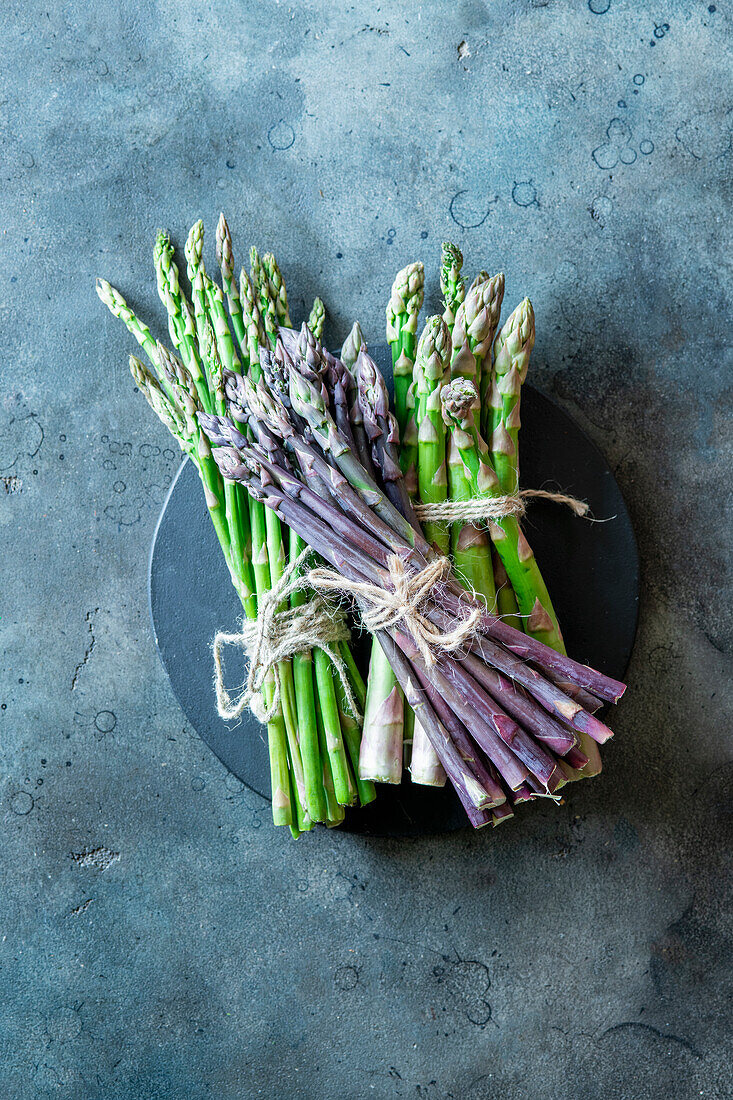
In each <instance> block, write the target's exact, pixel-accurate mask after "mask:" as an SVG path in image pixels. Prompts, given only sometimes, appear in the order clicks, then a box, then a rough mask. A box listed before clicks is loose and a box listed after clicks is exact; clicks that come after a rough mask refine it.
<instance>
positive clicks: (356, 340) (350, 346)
mask: <svg viewBox="0 0 733 1100" xmlns="http://www.w3.org/2000/svg"><path fill="white" fill-rule="evenodd" d="M364 343H365V340H364V335H363V333H362V331H361V326H360V324H359V322H358V321H354V324H353V325H352V327H351V332H350V333H349V335H348V336H347V337H346V339H345V340H344V343H343V347H342V348H341V362H342V363H343V364H344V366H346V367H348V368H349V370H350V371H353V369H354V364H355V363H356V360H357V358H358V356H359V352H360V350H361V346H362V344H364Z"/></svg>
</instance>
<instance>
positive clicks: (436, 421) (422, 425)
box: [415, 317, 451, 555]
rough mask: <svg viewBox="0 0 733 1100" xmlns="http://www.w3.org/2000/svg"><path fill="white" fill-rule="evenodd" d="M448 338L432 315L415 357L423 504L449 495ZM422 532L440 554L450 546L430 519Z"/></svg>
mask: <svg viewBox="0 0 733 1100" xmlns="http://www.w3.org/2000/svg"><path fill="white" fill-rule="evenodd" d="M450 354H451V338H450V333H449V331H448V326H447V325H446V323H445V321H444V320H443V318H442V317H431V318H430V319H429V320H428V322H427V324H426V326H425V328H424V330H423V333H422V336H421V337H420V343H419V345H418V349H417V359H416V360H415V394H416V397H417V410H416V421H417V439H418V468H417V483H418V490H419V493H420V499H421V501H422V502H423V504H439V503H442V502H444V501H445V500H447V498H448V477H447V473H446V465H445V424H444V423H443V417H442V415H441V411H440V390H441V387H442V385H443V383H444V381H445V380H446V375H447V372H448V365H449V363H450ZM424 526H425V535H426V538H427V539H428V541H429V542H431V543H433V544H434V545H435V546H436V547H437V549H438V550H439V551H440V553H441V554H445V555H447V554H448V552H449V549H450V539H449V534H448V527H447V525H446V524H445V523H436V522H433V521H430V522H428V523H426V524H425V525H424Z"/></svg>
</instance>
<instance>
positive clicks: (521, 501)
mask: <svg viewBox="0 0 733 1100" xmlns="http://www.w3.org/2000/svg"><path fill="white" fill-rule="evenodd" d="M532 498H534V499H535V500H536V499H540V500H552V501H554V502H555V504H564V505H565V506H566V507H568V508H570V509H571V510H572V511H573V512H574V513H575V515H576V516H581V517H583V518H584V519H591V517H590V516H589V515H588V513H589V511H590V506H589V505H588V504H587V503H586V501H584V500H578V499H577V498H576V497H572V496H569V495H568V494H567V493H552V492H550V491H549V490H547V489H520V490H519V491H518V492H516V493H511V494H508V495H506V496H500V497H488V496H479V497H473V498H472V499H471V500H465V501H461V500H446V501H443V502H442V503H440V504H416V505H415V513H416V515H417V516H418V518H419V519H421V520H432V521H433V522H434V523H456V522H459V521H461V520H464V521H465V522H466V523H471V522H476V523H478V522H480V521H481V520H492V519H506V517H507V516H516V517H517V519H521V518H522V516H523V515H524V514H525V512H526V511H527V507H526V504H525V501H526V500H530V499H532ZM595 522H600V521H598V520H596V521H595Z"/></svg>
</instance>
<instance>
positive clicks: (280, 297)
mask: <svg viewBox="0 0 733 1100" xmlns="http://www.w3.org/2000/svg"><path fill="white" fill-rule="evenodd" d="M262 267H263V269H264V272H265V276H266V277H267V282H268V284H269V289H270V297H271V298H272V300H273V302H274V303H275V314H276V316H277V323H278V325H286V326H287V328H290V313H289V311H288V294H287V291H286V289H285V280H284V279H283V277H282V272H281V271H280V268H279V267H278V264H277V260H276V259H275V257H274V256H273V254H272V252H266V253H265V255H264V256H263V257H262Z"/></svg>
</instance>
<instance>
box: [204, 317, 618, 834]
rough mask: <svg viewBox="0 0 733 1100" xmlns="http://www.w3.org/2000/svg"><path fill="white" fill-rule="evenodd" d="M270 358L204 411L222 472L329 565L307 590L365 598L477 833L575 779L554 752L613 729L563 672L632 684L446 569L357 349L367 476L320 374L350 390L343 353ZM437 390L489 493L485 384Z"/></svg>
mask: <svg viewBox="0 0 733 1100" xmlns="http://www.w3.org/2000/svg"><path fill="white" fill-rule="evenodd" d="M441 324H443V322H441ZM433 327H435V326H433ZM443 338H444V337H443V334H442V332H441V339H443ZM288 339H289V341H290V346H291V348H293V345H294V341H293V340H292V336H290V337H288ZM268 359H269V369H268V370H267V371H266V372H265V385H264V386H261V387H260V388H258V389H257V390H255V389H254V388H253V387H252V386H247V385H240V386H238V387H237V390H236V400H234V399H230V409H229V412H230V414H231V415H228V416H227V415H221V414H219V413H206V412H203V411H199V412H198V414H197V415H198V421H199V424H200V425H201V427H202V428H203V431H204V432H205V434H206V435H207V436H208V438H209V441H210V443H211V444H212V446H213V448H214V449H213V452H212V453H213V455H214V459H215V461H216V463H217V465H218V466H219V469H220V470H221V472H222V474H223V476H224V478H225V479H226V480H228V481H231V482H235V483H237V484H239V485H242V486H244V487H245V488H246V489H247V491H248V492H249V494H250V495H251V496H252V498H253V499H254V500H256V501H260V502H262V503H263V504H264V505H265V506H266V507H267V508H268V509H270V510H272V511H273V512H275V513H277V514H278V515H279V516H280V518H281V519H282V520H283V521H284V522H285V523H287V524H288V525H289V526H290V527H291V528H292V529H293V530H294V531H296V532H297V534H298V535H299V536H300V538H301V539H303V540H304V542H306V543H307V544H308V545H309V546H310V547H312V548H313V550H314V551H315V552H317V553H318V554H319V555H320V556H321V558H323V559H324V560H325V562H326V563H328V564H329V565H330V566H331V567H332V570H331V571H328V570H327V571H324V570H322V569H315V570H313V571H311V572H310V573H309V574H308V580H309V582H310V583H311V584H313V585H314V586H317V587H319V588H323V589H325V590H335V591H338V592H343V593H345V594H346V595H349V594H350V595H351V596H352V597H353V598H354V599H355V600H356V602H357V604H358V605H359V607H360V608H361V611H362V615H363V617H364V618H365V621H367V622H368V623H369V624H370V625H371V628H372V629H373V631H374V634H375V637H376V639H377V640H378V643H379V645H380V647H381V649H382V651H383V652H384V655H385V657H386V659H387V661H388V663H389V666H390V668H391V670H392V672H393V673H394V676H395V678H396V681H397V683H398V684H399V685H400V688H401V689H402V692H403V693H404V697H405V699H406V701H407V703H408V704H409V706H410V707H411V708H412V709H413V710H414V712H415V714H416V715H417V717H418V719H419V722H420V725H421V727H422V729H423V730H424V731H425V735H426V737H427V739H428V741H429V743H430V746H431V747H432V750H433V751H434V753H435V755H436V757H437V759H438V760H439V761H440V764H441V766H442V768H443V769H444V771H445V773H446V774H447V776H448V778H449V779H450V781H451V783H452V784H453V786H454V788H455V790H456V792H457V794H458V797H459V798H460V800H461V802H462V804H463V806H464V807H465V809H466V813H467V815H468V818H469V820H470V821H471V823H472V825H474V827H477V828H478V827H480V826H482V825H486V824H488V823H489V822H494V823H498V822H499V821H501V820H504V819H506V817H508V816H510V815H511V813H512V812H513V811H512V808H513V806H514V805H516V804H518V803H519V802H522V801H528V800H531V799H533V798H535V797H537V796H538V795H543V794H553V793H554V792H555V791H557V789H558V788H559V787H560V786H561V785H562V784H563V783H564V782H565V780H566V776H565V772H564V771H563V768H562V767H561V762H566V763H567V764H568V765H569V766H570V768H572V769H577V768H580V767H583V766H584V765H585V764H586V762H587V756H586V754H585V753H583V751H582V750H581V749H580V747H579V736H580V735H581V734H586V735H588V736H589V737H590V738H592V739H593V740H594V741H596V742H603V741H605V740H606V739H607V738H608V737H610V736H611V731H610V730H609V729H608V727H607V726H605V725H604V724H603V723H602V722H601V721H600V720H599V719H598V718H596V717H595V716H594V715H593V714H591V713H590V712H589V711H588V710H586V709H585V708H584V707H583V706H582V705H581V703H580V702H578V701H577V699H574V698H572V697H571V695H570V694H568V692H567V691H564V690H563V689H562V687H560V686H559V685H558V683H557V681H558V680H561V681H563V682H564V683H566V684H568V685H571V687H572V690H573V691H576V692H577V691H581V690H584V691H587V692H590V693H592V695H593V697H594V698H597V699H603V700H606V701H613V702H615V701H617V700H618V699H619V698H620V696H621V695H622V694H623V691H624V685H623V684H620V683H618V682H617V681H614V680H611V679H609V678H608V677H605V676H603V675H602V674H601V673H598V672H596V671H594V670H592V669H590V668H588V667H587V666H584V665H580V664H578V663H577V662H575V661H572V660H571V659H570V658H568V657H567V656H565V655H564V654H561V653H558V652H557V651H556V650H553V649H551V648H549V647H548V646H546V645H544V644H543V643H542V642H541V641H539V640H538V639H536V638H533V637H532V636H531V635H529V634H525V633H522V632H521V631H519V630H517V629H516V628H515V627H512V626H510V625H508V624H507V623H505V622H504V621H503V620H502V619H501V618H499V617H497V616H496V615H495V614H494V613H493V612H492V611H490V610H489V609H488V608H487V607H486V604H485V603H484V602H483V601H481V600H480V599H478V598H477V597H475V596H474V595H473V594H472V593H469V592H467V591H466V590H465V588H463V587H462V585H461V584H460V583H459V582H458V580H457V578H456V577H455V576H454V575H453V574H451V573H450V572H449V570H448V569H447V559H446V558H445V557H444V556H443V555H442V554H441V553H439V552H438V551H437V550H436V548H435V547H434V546H432V545H431V543H430V542H429V541H428V540H427V538H426V537H425V533H424V532H423V530H422V528H421V527H420V524H419V523H418V522H417V520H416V518H415V514H414V511H413V510H412V509H411V507H410V506H409V494H408V493H407V489H406V487H405V485H404V478H403V475H402V470H401V469H400V466H399V464H398V462H396V455H395V453H394V438H395V435H396V430H395V429H394V428H393V425H392V422H391V420H390V417H389V413H388V410H387V409H386V407H385V405H384V403H383V397H382V395H383V393H384V383H383V380H381V379H380V378H379V377H378V375H379V372H378V371H377V369H376V366H375V365H374V364H373V362H371V361H366V359H365V355H364V353H362V354H361V355H360V356H359V357H358V359H357V361H356V364H355V370H356V373H357V375H358V380H359V395H360V397H361V398H362V400H361V406H362V413H363V424H364V425H366V430H367V434H368V437H369V440H370V442H371V444H372V446H371V450H370V457H371V459H372V466H373V469H372V470H370V469H368V468H366V467H365V465H364V464H363V463H362V462H361V461H360V458H359V452H358V448H357V444H356V441H355V437H354V422H353V420H352V421H349V425H350V427H351V429H352V430H351V433H350V434H349V432H348V431H347V430H345V428H346V422H345V421H344V420H343V416H342V411H341V412H339V410H343V395H340V396H339V397H338V398H337V397H336V391H337V387H336V385H331V386H329V385H328V384H325V383H324V382H323V381H322V380H323V379H324V378H334V379H341V382H342V388H343V389H344V390H345V391H346V390H348V380H346V379H345V375H344V372H348V368H347V367H346V366H345V365H344V364H343V362H341V361H338V360H336V361H331V360H332V357H329V356H328V354H327V353H326V352H324V350H323V349H322V348H321V347H320V346H319V345H318V343H317V342H310V341H308V338H307V330H306V329H304V330H303V331H302V333H301V337H300V339H299V340H298V341H297V343H296V344H295V346H294V350H292V351H291V352H290V353H289V352H288V351H286V349H285V346H284V343H283V342H282V341H279V342H278V343H277V344H276V347H275V349H274V351H273V352H272V353H271V354H270V355H269V356H268ZM360 360H361V361H360ZM431 370H432V371H433V372H434V365H433V367H431ZM263 391H264V392H263ZM439 396H440V398H441V399H442V408H443V410H444V411H445V418H446V420H448V421H449V422H450V423H451V424H453V426H454V429H456V427H457V430H458V432H459V436H460V439H459V442H460V446H461V456H462V460H463V461H464V464H465V467H466V470H467V472H468V475H470V477H471V478H472V483H474V484H475V485H476V486H478V485H479V483H481V486H482V490H483V487H484V486H483V482H480V479H481V478H482V477H483V476H484V475H485V469H484V468H485V467H487V466H488V462H487V457H486V454H485V453H484V449H483V448H482V446H481V437H480V436H479V435H478V432H477V429H476V426H475V421H474V417H473V406H474V405H475V402H476V401H477V398H478V393H477V390H476V387H475V385H474V384H473V382H471V381H470V380H467V379H462V378H458V379H455V380H454V381H453V382H451V383H449V384H448V385H447V386H445V387H443V389H442V392H441V393H440V394H439ZM421 398H422V399H423V401H424V404H425V406H426V407H427V403H428V398H427V396H426V395H425V393H423V394H421ZM431 411H432V410H431ZM339 417H340V418H341V426H340V425H339ZM235 420H236V421H238V422H239V423H240V424H245V423H246V424H247V425H248V426H249V428H250V434H249V436H247V435H245V433H244V432H242V431H240V430H239V428H237V426H236V423H235ZM431 423H433V421H432V419H431ZM460 433H463V435H465V437H466V438H465V439H464V438H463V437H462V436H461V434H460ZM502 560H504V558H502Z"/></svg>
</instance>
